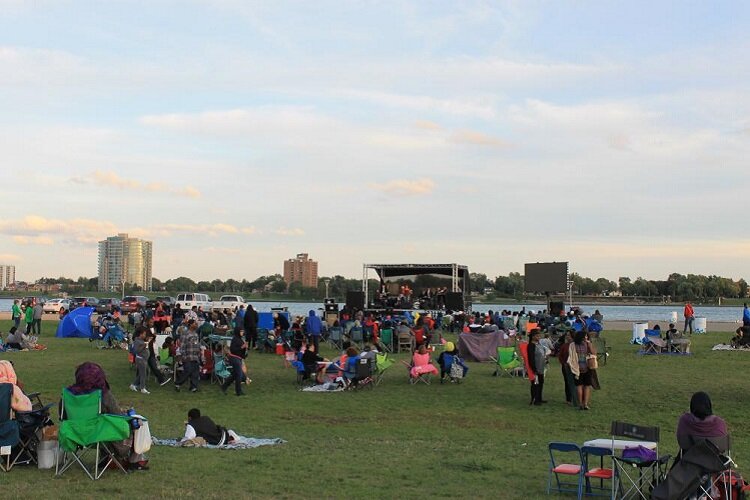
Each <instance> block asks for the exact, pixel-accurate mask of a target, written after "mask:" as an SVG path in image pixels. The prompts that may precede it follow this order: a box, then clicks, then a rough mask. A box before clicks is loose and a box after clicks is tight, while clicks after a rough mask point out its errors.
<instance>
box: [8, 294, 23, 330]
mask: <svg viewBox="0 0 750 500" xmlns="http://www.w3.org/2000/svg"><path fill="white" fill-rule="evenodd" d="M10 311H11V315H10V317H11V318H12V319H13V326H15V327H16V330H17V329H18V326H19V325H20V324H21V306H20V305H18V299H16V300H14V301H13V307H12V308H11V310H10Z"/></svg>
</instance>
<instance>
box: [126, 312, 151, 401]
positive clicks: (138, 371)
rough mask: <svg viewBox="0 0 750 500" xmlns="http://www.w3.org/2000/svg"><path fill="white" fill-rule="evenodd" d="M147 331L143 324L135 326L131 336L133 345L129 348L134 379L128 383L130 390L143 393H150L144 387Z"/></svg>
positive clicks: (146, 366)
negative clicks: (132, 359)
mask: <svg viewBox="0 0 750 500" xmlns="http://www.w3.org/2000/svg"><path fill="white" fill-rule="evenodd" d="M148 333H149V330H148V328H146V327H145V326H139V327H138V328H136V330H135V333H134V334H133V336H134V337H135V338H134V340H133V345H132V347H131V348H130V350H131V352H132V353H133V356H134V357H135V380H134V381H133V383H132V384H130V390H131V391H135V392H141V393H143V394H151V393H150V392H149V391H148V389H146V373H147V370H148V357H149V352H148V346H147V345H146V335H147V334H148Z"/></svg>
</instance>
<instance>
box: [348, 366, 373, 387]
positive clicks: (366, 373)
mask: <svg viewBox="0 0 750 500" xmlns="http://www.w3.org/2000/svg"><path fill="white" fill-rule="evenodd" d="M354 380H355V382H354V384H352V386H351V387H352V388H354V389H362V388H363V387H369V388H370V389H372V388H373V387H375V379H374V378H373V360H371V359H366V358H359V361H357V367H356V377H355V379H354Z"/></svg>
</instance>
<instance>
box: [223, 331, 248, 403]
mask: <svg viewBox="0 0 750 500" xmlns="http://www.w3.org/2000/svg"><path fill="white" fill-rule="evenodd" d="M246 357H247V342H246V341H245V339H244V338H242V330H239V329H236V328H235V330H234V336H233V337H232V342H231V344H229V355H228V356H227V359H228V360H229V364H230V365H231V366H232V376H231V377H228V378H227V379H226V380H225V381H224V383H223V384H222V386H221V392H223V393H224V394H226V393H227V388H229V386H230V385H231V384H232V382H233V381H234V392H235V394H236V395H237V396H244V395H245V393H244V392H242V382H244V378H245V375H244V374H243V373H242V371H243V370H242V364H243V362H244V359H245V358H246Z"/></svg>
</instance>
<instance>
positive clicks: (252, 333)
mask: <svg viewBox="0 0 750 500" xmlns="http://www.w3.org/2000/svg"><path fill="white" fill-rule="evenodd" d="M242 325H243V326H244V327H245V340H247V342H248V343H249V344H250V346H251V347H252V348H253V349H256V348H257V343H258V313H257V312H256V311H255V309H254V308H253V306H252V305H251V304H248V305H247V310H246V311H245V317H244V318H243V320H242Z"/></svg>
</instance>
